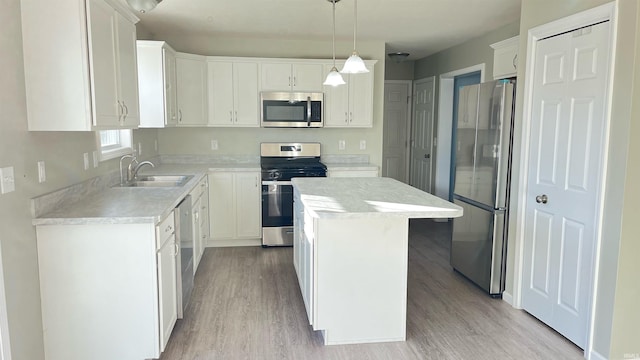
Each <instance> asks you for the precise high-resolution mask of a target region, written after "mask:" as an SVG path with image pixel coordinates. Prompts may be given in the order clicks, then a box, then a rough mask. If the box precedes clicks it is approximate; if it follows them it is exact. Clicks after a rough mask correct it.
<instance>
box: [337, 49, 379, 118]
mask: <svg viewBox="0 0 640 360" xmlns="http://www.w3.org/2000/svg"><path fill="white" fill-rule="evenodd" d="M375 63H376V61H374V60H367V61H365V64H366V66H367V69H369V72H368V73H366V74H351V75H349V74H342V77H343V79H344V81H345V82H346V84H345V85H339V86H335V87H333V86H325V87H324V91H325V119H324V127H360V128H370V127H372V126H373V78H374V65H375ZM338 65H339V67H340V66H342V64H338ZM332 67H333V65H325V73H329V71H330V70H331V68H332Z"/></svg>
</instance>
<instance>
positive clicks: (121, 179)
mask: <svg viewBox="0 0 640 360" xmlns="http://www.w3.org/2000/svg"><path fill="white" fill-rule="evenodd" d="M124 159H131V163H133V162H134V161H135V162H136V163H137V162H138V160H136V157H135V156H133V155H130V154H127V155H123V156H122V157H121V158H120V185H124V184H126V183H127V182H129V173H127V177H126V178H125V177H124V171H123V170H122V161H123V160H124ZM131 163H129V167H128V169H130V168H131Z"/></svg>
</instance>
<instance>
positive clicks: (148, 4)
mask: <svg viewBox="0 0 640 360" xmlns="http://www.w3.org/2000/svg"><path fill="white" fill-rule="evenodd" d="M161 2H162V0H127V3H128V4H129V6H131V7H132V8H133V9H134V10H136V11H138V12H141V13H143V14H144V13H146V12H149V11H151V10H153V9H154V8H155V7H156V5H158V4H159V3H161Z"/></svg>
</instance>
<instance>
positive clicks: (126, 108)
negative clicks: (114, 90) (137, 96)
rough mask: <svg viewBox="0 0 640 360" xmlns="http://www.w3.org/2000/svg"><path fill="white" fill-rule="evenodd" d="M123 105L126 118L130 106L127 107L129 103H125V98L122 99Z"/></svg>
mask: <svg viewBox="0 0 640 360" xmlns="http://www.w3.org/2000/svg"><path fill="white" fill-rule="evenodd" d="M122 107H124V119H126V118H127V116H129V108H128V107H127V104H125V102H124V100H123V101H122Z"/></svg>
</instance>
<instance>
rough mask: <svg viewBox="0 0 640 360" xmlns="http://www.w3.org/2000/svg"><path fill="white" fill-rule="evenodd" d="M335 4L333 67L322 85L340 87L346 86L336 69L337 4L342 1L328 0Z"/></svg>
mask: <svg viewBox="0 0 640 360" xmlns="http://www.w3.org/2000/svg"><path fill="white" fill-rule="evenodd" d="M327 1H329V2H330V3H332V4H333V67H332V68H331V70H330V71H329V74H328V75H327V79H326V80H325V81H324V83H322V84H323V85H331V86H338V85H344V84H346V83H345V82H344V79H343V78H342V75H340V73H339V72H338V68H337V67H336V3H337V2H338V1H340V0H327Z"/></svg>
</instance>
